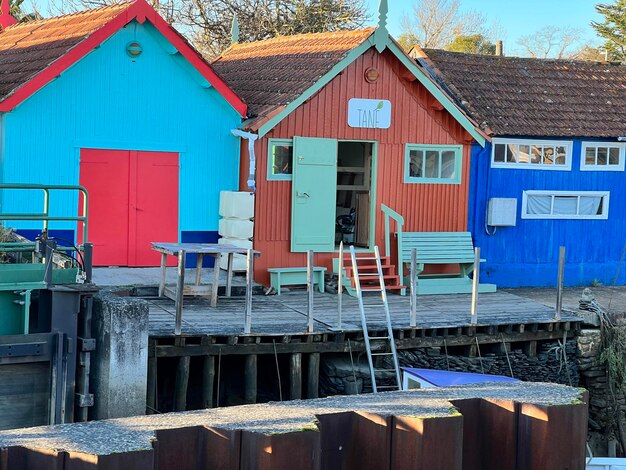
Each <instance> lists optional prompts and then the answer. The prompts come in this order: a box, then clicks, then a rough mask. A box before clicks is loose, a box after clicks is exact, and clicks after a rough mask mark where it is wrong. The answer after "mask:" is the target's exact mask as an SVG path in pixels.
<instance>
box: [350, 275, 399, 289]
mask: <svg viewBox="0 0 626 470" xmlns="http://www.w3.org/2000/svg"><path fill="white" fill-rule="evenodd" d="M383 281H384V283H385V285H386V286H388V285H397V284H400V276H397V275H395V274H393V275H387V276H383ZM359 282H360V283H361V285H362V286H363V285H372V284H373V285H377V286H378V285H380V281H379V279H378V276H371V277H359ZM350 285H351V286H352V287H355V285H356V283H355V282H354V278H353V277H351V278H350Z"/></svg>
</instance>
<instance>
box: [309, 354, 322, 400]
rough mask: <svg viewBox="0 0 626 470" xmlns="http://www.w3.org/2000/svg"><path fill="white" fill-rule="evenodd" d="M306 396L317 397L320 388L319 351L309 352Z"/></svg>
mask: <svg viewBox="0 0 626 470" xmlns="http://www.w3.org/2000/svg"><path fill="white" fill-rule="evenodd" d="M308 371H309V373H308V377H307V394H306V396H307V398H318V397H319V388H320V353H311V354H309V368H308Z"/></svg>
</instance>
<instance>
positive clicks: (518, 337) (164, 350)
mask: <svg viewBox="0 0 626 470" xmlns="http://www.w3.org/2000/svg"><path fill="white" fill-rule="evenodd" d="M475 337H478V341H479V342H480V344H481V345H482V344H495V343H501V342H502V338H501V336H500V334H499V333H498V334H497V335H489V334H478V335H476V336H468V335H462V336H448V337H447V338H443V337H441V336H435V337H421V336H416V337H415V338H411V337H405V338H404V339H398V340H396V348H397V349H398V350H402V349H416V348H431V347H443V345H444V344H443V342H444V339H445V341H446V343H447V347H448V348H450V347H452V346H469V345H472V344H474V345H475V344H476V340H475V339H474V338H475ZM573 337H574V331H573V330H571V331H569V332H568V338H573ZM562 338H563V332H562V331H546V330H537V331H529V330H528V329H527V330H526V331H525V332H524V333H510V334H506V333H505V335H504V341H506V342H512V343H523V342H525V341H545V340H555V339H562ZM350 347H351V348H352V351H353V352H363V351H364V350H365V347H364V346H363V343H362V342H355V341H354V340H352V341H351V344H350ZM350 347H349V346H348V343H347V341H345V342H343V341H337V342H336V341H328V342H310V343H309V342H299V343H298V342H289V343H282V342H280V343H279V342H276V353H278V354H291V353H304V354H308V353H344V352H349V351H350ZM155 349H156V355H157V357H180V356H206V355H217V354H219V353H220V351H221V354H222V355H223V356H224V355H231V354H274V345H273V344H272V343H250V344H208V345H201V344H189V345H186V346H179V345H160V346H157V347H156V348H155ZM148 354H149V355H154V354H155V352H154V351H153V350H152V351H149V352H148Z"/></svg>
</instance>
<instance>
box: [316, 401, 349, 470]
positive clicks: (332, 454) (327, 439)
mask: <svg viewBox="0 0 626 470" xmlns="http://www.w3.org/2000/svg"><path fill="white" fill-rule="evenodd" d="M318 420H319V424H318V428H319V430H320V434H321V441H320V447H321V449H322V468H324V469H326V468H337V469H340V468H341V469H343V468H349V467H348V465H347V463H348V458H349V456H350V454H351V449H352V446H353V445H354V442H353V439H352V425H353V424H352V423H353V420H354V413H353V412H352V411H348V412H344V413H334V414H324V415H320V416H318Z"/></svg>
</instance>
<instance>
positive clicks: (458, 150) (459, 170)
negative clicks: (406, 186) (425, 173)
mask: <svg viewBox="0 0 626 470" xmlns="http://www.w3.org/2000/svg"><path fill="white" fill-rule="evenodd" d="M412 150H417V151H420V150H421V151H423V152H424V158H425V155H426V152H427V151H428V150H436V151H438V152H439V171H440V172H441V158H442V157H441V154H442V153H443V152H454V170H455V176H454V178H428V177H418V176H411V171H410V168H411V151H412ZM462 176H463V146H462V145H446V144H441V145H439V144H406V145H405V146H404V182H405V183H417V184H461V178H462Z"/></svg>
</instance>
